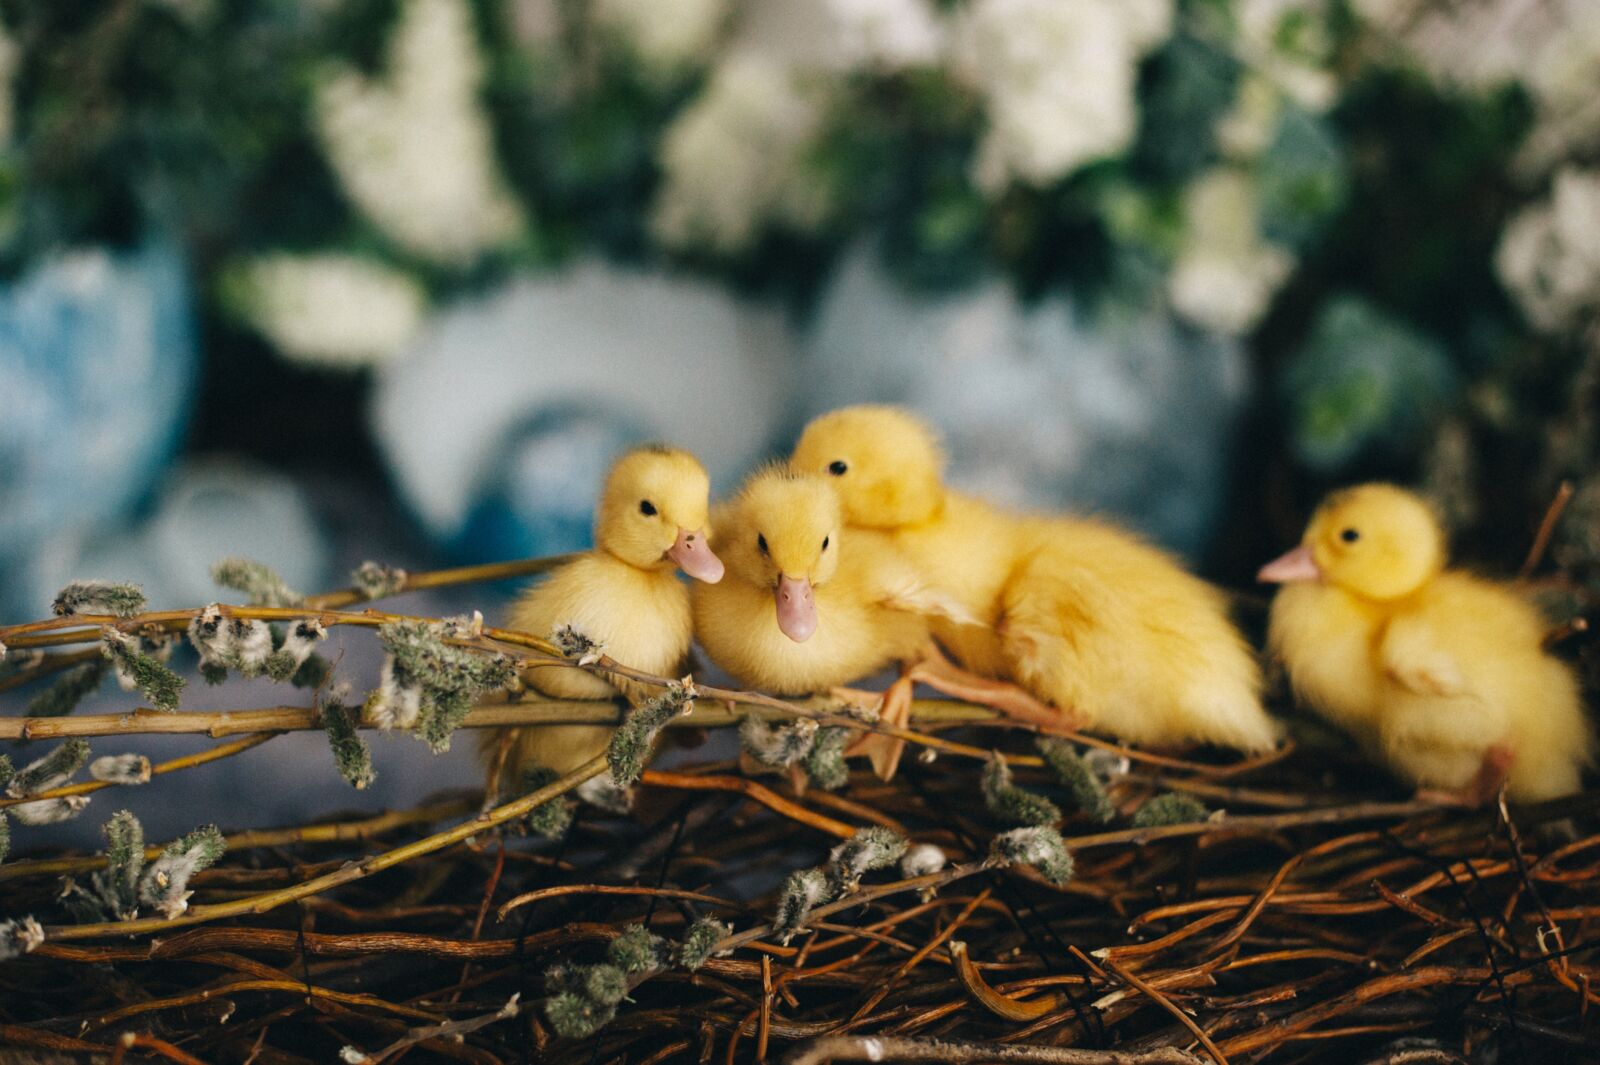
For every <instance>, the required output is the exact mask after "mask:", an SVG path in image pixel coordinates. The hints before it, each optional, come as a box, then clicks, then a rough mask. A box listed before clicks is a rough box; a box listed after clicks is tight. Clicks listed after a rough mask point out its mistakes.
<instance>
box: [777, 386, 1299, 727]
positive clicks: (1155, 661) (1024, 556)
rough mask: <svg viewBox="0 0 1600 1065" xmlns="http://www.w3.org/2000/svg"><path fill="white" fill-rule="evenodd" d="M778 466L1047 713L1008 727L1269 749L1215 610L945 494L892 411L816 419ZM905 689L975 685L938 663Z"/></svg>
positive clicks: (1163, 574)
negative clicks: (811, 474)
mask: <svg viewBox="0 0 1600 1065" xmlns="http://www.w3.org/2000/svg"><path fill="white" fill-rule="evenodd" d="M792 461H793V463H794V464H795V466H796V467H798V468H800V469H805V470H815V471H820V472H826V473H827V474H829V475H830V476H831V477H832V478H833V480H834V483H835V484H836V486H837V487H838V489H839V492H840V496H841V499H842V500H843V503H844V510H845V517H846V520H847V522H848V523H849V525H850V526H851V527H852V529H854V528H855V527H862V528H870V529H878V530H884V531H888V532H890V533H891V534H892V537H893V541H894V544H895V546H896V547H897V548H898V549H899V550H900V551H901V552H903V553H904V555H905V557H906V558H907V559H908V560H909V561H910V562H911V563H912V565H913V567H914V568H915V569H916V571H917V573H918V575H919V577H920V578H921V579H922V580H923V581H925V582H926V583H927V584H928V585H929V586H930V588H931V589H932V590H933V592H934V593H935V594H938V595H941V596H947V597H949V598H950V599H951V600H953V601H954V603H955V604H957V605H958V606H959V608H960V609H961V610H962V611H963V612H965V613H966V614H967V615H970V616H971V617H973V618H975V619H976V620H977V621H978V622H979V624H978V625H976V626H973V625H965V626H963V625H956V624H951V623H949V622H945V621H935V622H934V624H933V633H934V635H935V637H936V638H937V639H938V641H939V643H940V644H941V645H943V647H944V648H945V649H946V650H948V651H949V652H950V653H951V654H952V655H953V656H955V658H956V659H957V660H958V661H959V662H960V664H961V665H962V666H964V667H965V669H966V670H970V671H973V672H975V673H977V674H980V675H981V676H983V677H999V678H1005V679H1009V680H1014V681H1017V682H1018V683H1020V684H1021V685H1022V686H1023V687H1024V688H1026V689H1027V690H1028V691H1029V692H1031V693H1032V695H1034V696H1036V697H1037V698H1038V699H1039V700H1043V701H1044V703H1047V704H1049V705H1048V706H1040V709H1039V710H1037V711H1030V710H1029V708H1028V707H1026V706H1022V707H1014V708H1013V709H1012V710H1011V711H1010V712H1012V713H1013V716H1017V717H1020V718H1023V719H1026V720H1032V721H1034V722H1035V723H1038V724H1041V725H1045V726H1047V727H1048V726H1051V725H1054V726H1057V727H1061V726H1069V727H1081V728H1089V729H1093V730H1096V731H1102V732H1107V733H1110V734H1112V735H1115V736H1118V737H1120V738H1121V739H1124V740H1128V741H1131V742H1135V743H1145V744H1154V745H1184V744H1191V743H1196V742H1204V743H1215V744H1219V745H1222V746H1229V747H1237V748H1241V749H1243V750H1249V751H1254V750H1261V749H1265V748H1268V747H1271V746H1272V745H1273V744H1274V743H1275V742H1276V740H1277V736H1278V729H1277V727H1276V725H1275V724H1274V723H1273V721H1272V719H1271V718H1270V717H1268V716H1267V714H1266V712H1265V710H1263V709H1262V706H1261V698H1260V687H1261V683H1260V671H1259V669H1258V667H1257V665H1256V661H1255V658H1254V656H1253V655H1252V654H1251V653H1250V649H1249V648H1248V646H1247V645H1246V644H1245V642H1244V640H1243V639H1242V638H1241V637H1240V635H1239V633H1238V630H1237V629H1236V628H1235V627H1234V626H1233V624H1232V622H1230V621H1229V619H1228V615H1227V604H1226V601H1225V599H1224V598H1223V596H1222V595H1221V594H1220V593H1219V592H1218V591H1217V590H1216V589H1214V588H1212V587H1211V586H1210V585H1208V584H1206V583H1205V582H1204V581H1201V580H1199V579H1198V578H1196V577H1194V576H1192V575H1191V574H1189V573H1187V572H1185V571H1184V569H1183V568H1182V567H1181V566H1180V565H1179V564H1178V563H1177V562H1176V561H1174V560H1173V559H1172V558H1170V557H1169V556H1168V555H1166V554H1165V553H1163V552H1161V551H1159V550H1157V549H1156V548H1154V547H1152V546H1150V545H1148V544H1146V543H1145V542H1143V541H1142V540H1140V539H1138V538H1137V537H1136V536H1133V535H1132V534H1130V533H1128V532H1126V531H1124V530H1122V529H1119V528H1116V527H1115V526H1113V525H1110V524H1108V523H1104V522H1098V521H1090V520H1083V519H1072V518H1061V517H1044V516H1034V515H1023V514H1015V513H1011V512H1008V511H1005V510H1002V509H1000V508H997V507H993V506H990V505H988V504H986V503H983V502H981V501H979V500H976V499H972V498H970V497H968V496H964V495H961V494H959V493H957V492H952V491H949V490H947V489H946V488H945V487H944V483H943V475H944V456H943V453H942V451H941V449H940V447H939V443H938V440H937V438H936V437H935V436H934V434H933V432H932V430H931V429H929V428H928V427H927V426H926V425H925V424H924V423H922V422H921V421H920V420H918V419H917V418H915V417H914V416H912V415H911V414H909V413H907V412H905V411H903V410H899V409H897V408H894V407H880V406H860V407H847V408H845V409H843V410H838V411H834V412H832V413H830V414H825V415H823V416H821V417H820V418H818V419H816V420H815V421H813V422H812V423H811V424H810V425H809V426H807V427H806V430H805V432H804V433H803V434H802V436H801V438H800V442H799V444H798V445H797V446H796V448H795V452H794V455H793V458H792ZM918 679H920V680H923V681H925V682H926V683H928V684H930V685H931V686H934V687H937V688H940V689H941V690H943V691H945V692H947V693H948V694H952V695H956V696H958V697H963V698H964V697H968V693H969V692H971V691H972V690H973V686H974V684H981V681H975V680H974V679H973V678H972V677H970V676H969V675H967V674H966V673H964V672H963V671H961V670H957V669H954V668H952V667H950V666H949V665H948V664H947V663H941V662H939V661H937V660H935V661H932V662H930V663H928V664H926V665H925V666H924V667H923V668H922V670H921V671H920V672H919V674H918ZM991 705H994V704H991ZM1035 705H1039V704H1035Z"/></svg>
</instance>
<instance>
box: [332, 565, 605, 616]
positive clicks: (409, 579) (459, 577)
mask: <svg viewBox="0 0 1600 1065" xmlns="http://www.w3.org/2000/svg"><path fill="white" fill-rule="evenodd" d="M576 557H577V556H576V555H545V556H543V557H541V558H521V559H515V560H513V561H511V562H490V563H488V564H486V565H482V566H459V567H457V568H455V569H440V570H433V571H431V572H429V573H412V574H408V575H407V576H406V579H405V580H403V581H401V582H400V586H399V587H398V588H396V589H395V590H394V592H393V595H404V594H405V593H407V592H420V591H422V590H423V589H424V588H445V587H448V586H450V585H453V584H482V583H484V582H486V581H503V580H507V579H509V578H511V577H531V576H534V575H535V574H539V573H548V572H549V571H550V570H553V569H555V568H556V567H557V566H564V565H566V564H567V563H568V562H571V561H572V560H573V559H574V558H576ZM389 598H392V596H374V597H371V598H368V597H367V596H366V595H365V594H364V593H362V592H360V591H358V590H357V589H355V588H345V589H343V590H341V591H337V592H326V593H324V594H322V595H308V596H306V606H307V607H309V608H311V609H313V610H335V609H338V608H339V607H342V606H350V605H351V604H353V603H375V602H377V601H379V600H380V599H389Z"/></svg>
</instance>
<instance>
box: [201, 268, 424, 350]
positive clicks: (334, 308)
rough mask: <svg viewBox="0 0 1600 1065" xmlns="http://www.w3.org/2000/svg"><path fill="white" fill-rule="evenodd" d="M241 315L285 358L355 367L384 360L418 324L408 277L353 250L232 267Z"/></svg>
mask: <svg viewBox="0 0 1600 1065" xmlns="http://www.w3.org/2000/svg"><path fill="white" fill-rule="evenodd" d="M229 281H230V285H231V286H233V288H234V292H233V299H232V302H233V303H234V305H235V307H236V308H237V310H238V312H239V313H240V314H241V315H242V316H243V317H244V318H245V320H246V321H248V322H249V324H250V325H251V326H252V327H254V328H255V329H256V330H258V331H259V332H260V333H261V334H262V335H264V336H265V337H266V338H267V339H268V340H270V341H272V343H273V345H274V346H275V347H276V348H277V349H278V350H279V351H280V352H282V353H283V354H284V355H285V356H287V357H288V358H291V359H294V360H295V361H297V362H305V363H313V364H317V365H324V366H338V367H358V366H366V365H369V364H372V363H375V362H381V361H385V360H387V359H388V358H389V357H390V356H392V355H394V354H395V353H396V352H397V351H399V350H400V349H401V347H403V346H404V345H405V344H406V343H408V342H409V341H410V340H411V338H412V337H413V336H415V335H416V332H417V328H418V326H420V325H421V324H422V316H423V310H424V306H425V299H426V297H425V296H424V294H423V291H422V286H420V285H419V284H417V282H416V281H414V280H413V279H412V278H411V277H410V276H409V275H407V274H403V273H401V272H400V271H398V270H394V269H391V268H389V267H387V266H384V265H382V264H380V263H377V262H374V261H372V260H370V259H363V258H359V257H357V256H354V255H338V254H324V255H289V254H273V255H263V256H261V257H259V258H257V259H254V260H252V261H250V262H247V263H243V264H241V265H240V266H238V267H236V268H234V270H232V271H230V278H229Z"/></svg>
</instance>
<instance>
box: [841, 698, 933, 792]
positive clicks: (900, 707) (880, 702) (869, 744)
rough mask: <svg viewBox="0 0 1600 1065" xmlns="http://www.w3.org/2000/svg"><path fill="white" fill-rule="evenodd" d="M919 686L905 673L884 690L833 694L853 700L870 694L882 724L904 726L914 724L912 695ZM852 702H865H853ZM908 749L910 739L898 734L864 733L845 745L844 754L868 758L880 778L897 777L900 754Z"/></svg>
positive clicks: (855, 703)
mask: <svg viewBox="0 0 1600 1065" xmlns="http://www.w3.org/2000/svg"><path fill="white" fill-rule="evenodd" d="M915 687H916V682H915V681H913V680H912V679H911V678H910V677H909V676H902V677H901V678H900V679H899V680H897V681H895V682H894V683H893V684H891V685H889V687H888V689H887V690H885V691H883V692H882V693H879V692H862V691H858V690H856V689H852V688H835V689H833V692H832V694H833V695H835V696H836V697H840V698H844V697H846V696H848V697H851V698H852V699H855V698H860V697H863V696H870V697H871V699H872V707H871V708H872V709H873V710H874V711H876V712H877V715H878V722H879V724H883V725H891V726H893V727H895V728H902V729H903V728H906V727H907V726H908V725H910V724H911V694H912V690H913V688H915ZM852 705H857V706H860V705H861V704H860V703H858V702H853V703H852ZM905 749H906V741H905V740H903V739H900V738H899V737H898V736H886V735H884V734H883V733H881V732H864V733H862V734H861V736H859V737H858V738H857V739H856V740H855V742H853V743H851V744H850V746H848V747H846V748H845V752H844V753H845V756H846V757H851V758H853V757H865V758H866V759H867V760H868V761H870V762H871V763H872V771H873V772H874V773H876V774H877V775H878V777H879V778H880V779H882V780H893V779H894V775H895V772H896V771H897V770H898V769H899V768H900V756H901V755H902V754H904V753H905Z"/></svg>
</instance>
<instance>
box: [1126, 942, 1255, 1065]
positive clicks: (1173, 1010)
mask: <svg viewBox="0 0 1600 1065" xmlns="http://www.w3.org/2000/svg"><path fill="white" fill-rule="evenodd" d="M1101 960H1102V962H1103V963H1104V964H1105V967H1106V968H1107V969H1110V970H1111V971H1112V972H1113V973H1114V974H1116V977H1117V979H1119V980H1121V981H1122V982H1123V983H1125V984H1127V985H1128V986H1130V987H1132V988H1133V989H1135V990H1136V991H1138V992H1139V993H1140V994H1142V995H1144V996H1145V997H1146V998H1148V999H1149V1000H1150V1001H1152V1002H1154V1003H1155V1004H1156V1005H1158V1006H1160V1007H1161V1008H1162V1009H1164V1010H1166V1011H1167V1012H1168V1013H1170V1014H1172V1016H1173V1017H1174V1018H1175V1019H1176V1020H1177V1022H1178V1023H1179V1024H1181V1025H1183V1026H1184V1027H1185V1028H1187V1029H1189V1032H1190V1034H1191V1035H1193V1036H1194V1037H1195V1038H1196V1039H1198V1040H1199V1041H1200V1045H1201V1046H1203V1047H1205V1048H1206V1053H1207V1054H1209V1055H1211V1060H1212V1061H1214V1062H1216V1063H1217V1065H1228V1059H1227V1058H1226V1057H1225V1056H1224V1055H1223V1053H1222V1051H1220V1050H1218V1049H1217V1044H1215V1043H1213V1042H1212V1041H1211V1037H1210V1036H1209V1035H1207V1034H1206V1030H1205V1029H1204V1028H1202V1027H1200V1025H1199V1024H1198V1023H1196V1022H1195V1019H1194V1018H1193V1017H1191V1016H1189V1014H1188V1013H1186V1012H1184V1011H1183V1010H1182V1009H1179V1008H1178V1006H1177V1004H1176V1003H1174V1002H1173V1001H1172V1000H1171V999H1170V998H1168V997H1167V996H1166V995H1163V994H1162V993H1161V992H1160V991H1157V990H1156V989H1155V988H1154V987H1152V986H1151V985H1150V984H1148V983H1146V982H1145V981H1143V980H1141V979H1139V978H1138V977H1137V976H1135V975H1133V973H1131V972H1129V971H1128V970H1127V969H1125V968H1123V967H1122V966H1120V965H1118V964H1117V963H1116V962H1114V961H1112V960H1111V959H1110V958H1103V959H1101Z"/></svg>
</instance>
